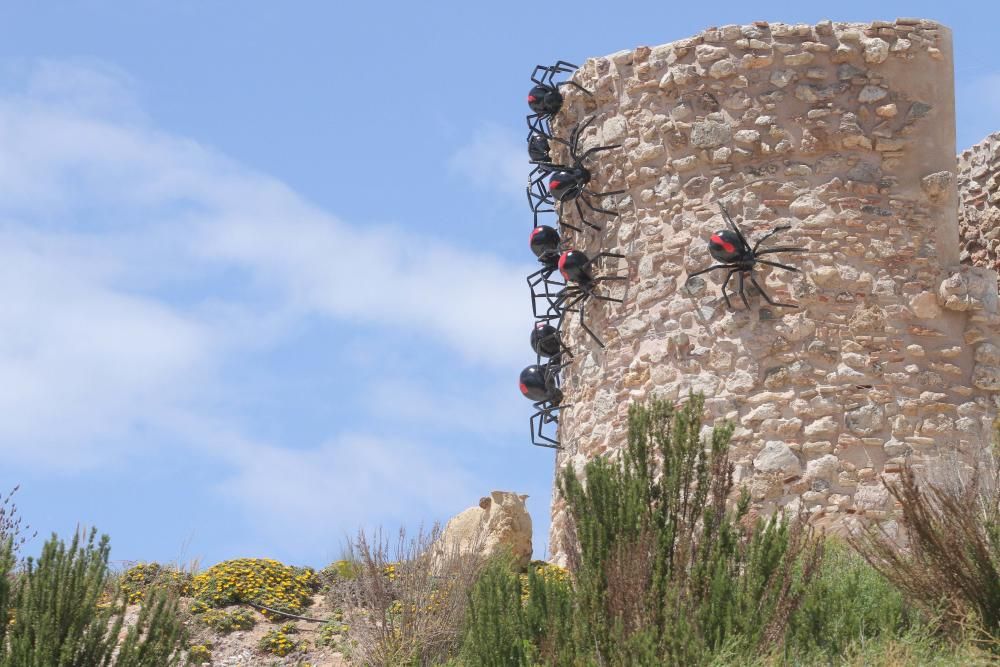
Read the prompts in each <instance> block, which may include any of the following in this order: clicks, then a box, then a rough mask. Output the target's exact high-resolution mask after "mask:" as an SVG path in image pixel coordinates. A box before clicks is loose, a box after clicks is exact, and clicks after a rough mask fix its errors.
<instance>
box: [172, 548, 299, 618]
mask: <svg viewBox="0 0 1000 667" xmlns="http://www.w3.org/2000/svg"><path fill="white" fill-rule="evenodd" d="M315 578H316V573H315V572H314V571H313V570H312V569H311V568H298V567H290V566H288V565H282V564H281V563H279V562H278V561H276V560H271V559H268V558H237V559H235V560H227V561H224V562H222V563H217V564H216V565H213V566H212V567H210V568H208V569H207V570H205V571H204V572H200V573H198V574H197V575H195V577H194V579H193V580H192V585H191V588H192V591H193V594H194V597H195V598H197V599H198V600H200V601H202V602H204V603H205V604H206V605H208V606H210V607H225V606H227V605H231V604H246V603H254V604H258V605H263V606H265V607H270V608H272V609H276V610H278V611H284V612H288V613H291V614H301V613H302V612H303V610H304V609H305V608H306V606H308V604H309V602H310V599H311V595H312V592H313V587H314V582H315ZM261 613H262V614H263V615H264V616H265V617H267V618H269V619H270V620H280V619H281V618H283V617H282V616H281V615H280V614H274V613H272V612H269V611H264V610H262V611H261Z"/></svg>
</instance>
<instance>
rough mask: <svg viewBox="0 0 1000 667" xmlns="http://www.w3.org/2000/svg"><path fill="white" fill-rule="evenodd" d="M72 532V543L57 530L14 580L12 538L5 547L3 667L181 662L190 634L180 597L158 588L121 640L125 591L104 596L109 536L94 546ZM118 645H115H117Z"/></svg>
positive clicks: (0, 557) (0, 601) (1, 570)
mask: <svg viewBox="0 0 1000 667" xmlns="http://www.w3.org/2000/svg"><path fill="white" fill-rule="evenodd" d="M95 536H96V531H91V533H90V535H89V537H88V538H87V541H86V543H85V544H81V536H80V535H79V534H78V535H76V536H74V537H73V540H72V542H71V543H70V546H69V548H67V547H66V545H65V543H64V542H62V541H61V540H59V539H58V537H57V536H55V535H53V536H52V538H51V539H49V540H48V541H47V542H46V543H45V545H44V546H43V547H42V553H41V555H40V556H39V558H38V560H37V561H35V560H33V559H31V558H29V559H28V561H27V565H26V568H25V571H24V572H21V573H18V574H17V575H16V576H15V577H14V580H13V584H11V582H10V575H11V568H12V566H13V560H14V559H13V553H12V545H11V542H10V540H8V541H7V542H6V544H5V545H4V546H3V549H2V551H0V581H3V582H4V583H3V584H2V585H0V618H5V617H6V618H12V619H13V620H12V621H11V622H10V623H9V624H2V625H3V627H2V628H0V667H103V666H105V665H115V666H116V667H141V666H144V665H150V664H156V665H164V666H165V667H169V666H170V665H178V664H180V661H181V656H182V652H181V649H182V647H183V644H184V641H185V637H184V632H183V626H182V622H181V621H180V619H179V616H178V614H177V603H176V599H174V598H171V597H169V596H167V595H165V594H163V593H161V592H156V593H154V594H152V595H150V596H149V597H148V599H147V600H145V602H144V603H143V605H142V607H141V608H140V611H139V617H138V619H137V621H136V623H135V624H134V625H132V626H131V627H129V629H128V630H127V631H126V632H125V635H124V638H123V639H121V640H120V643H119V638H120V634H121V631H122V628H123V625H124V616H125V602H126V599H125V596H124V595H122V596H120V597H119V599H117V600H115V601H113V602H112V603H111V604H105V605H101V604H99V600H100V598H101V594H102V592H103V591H104V590H105V589H106V586H107V582H108V577H109V572H108V554H109V552H110V546H109V544H108V538H107V536H103V537H102V538H101V539H100V541H99V542H97V543H96V544H95V542H94V539H95ZM116 646H117V649H116Z"/></svg>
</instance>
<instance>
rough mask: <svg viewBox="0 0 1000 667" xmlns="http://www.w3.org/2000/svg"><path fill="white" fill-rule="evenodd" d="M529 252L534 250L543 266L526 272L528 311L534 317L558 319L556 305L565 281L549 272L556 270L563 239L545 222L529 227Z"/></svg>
mask: <svg viewBox="0 0 1000 667" xmlns="http://www.w3.org/2000/svg"><path fill="white" fill-rule="evenodd" d="M529 244H530V245H531V252H533V253H535V257H537V258H538V262H539V263H540V264H541V265H542V268H540V269H538V270H537V271H535V272H534V273H532V274H531V275H529V276H528V278H527V281H528V289H530V290H531V312H532V314H533V315H534V316H535V319H536V320H545V321H549V320H558V319H559V318H560V316H561V314H562V311H561V309H560V308H558V305H557V299H558V298H559V294H560V292H561V291H562V289H563V288H564V287H566V283H565V282H562V281H559V280H553V278H552V274H554V273H555V272H556V271H558V270H559V257H560V255H562V250H563V248H562V241H561V239H560V238H559V232H557V231H556V230H555V229H553V228H552V227H549V226H548V225H539V226H538V227H535V228H534V229H532V230H531V236H530V237H529Z"/></svg>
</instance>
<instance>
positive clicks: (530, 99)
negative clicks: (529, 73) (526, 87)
mask: <svg viewBox="0 0 1000 667" xmlns="http://www.w3.org/2000/svg"><path fill="white" fill-rule="evenodd" d="M536 99H537V98H536V97H535V96H534V95H528V104H531V103H532V102H534V101H535V100H536Z"/></svg>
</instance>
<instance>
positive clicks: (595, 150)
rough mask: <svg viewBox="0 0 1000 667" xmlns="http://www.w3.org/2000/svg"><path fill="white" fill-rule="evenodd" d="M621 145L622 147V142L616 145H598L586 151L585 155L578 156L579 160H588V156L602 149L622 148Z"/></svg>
mask: <svg viewBox="0 0 1000 667" xmlns="http://www.w3.org/2000/svg"><path fill="white" fill-rule="evenodd" d="M621 147H622V145H621V144H615V145H614V146H596V147H594V148H591V149H588V150H587V152H586V153H584V154H583V155H581V156H580V157H579V158H578V162H583V161H584V160H586V159H587V158H589V157H590V156H591V155H593V154H594V153H600V152H601V151H612V150H614V149H616V148H621Z"/></svg>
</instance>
